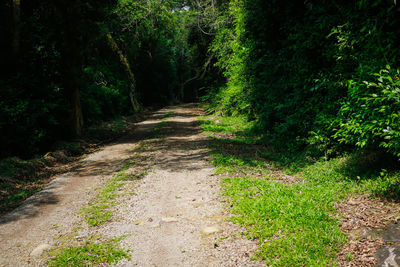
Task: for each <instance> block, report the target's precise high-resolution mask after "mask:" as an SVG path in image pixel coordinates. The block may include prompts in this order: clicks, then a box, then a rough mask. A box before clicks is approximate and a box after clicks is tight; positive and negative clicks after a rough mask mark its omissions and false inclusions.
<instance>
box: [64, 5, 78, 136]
mask: <svg viewBox="0 0 400 267" xmlns="http://www.w3.org/2000/svg"><path fill="white" fill-rule="evenodd" d="M60 8H61V12H62V14H63V19H64V23H63V24H64V48H63V52H62V53H63V54H62V57H63V60H62V62H63V67H62V69H63V72H64V73H63V83H64V88H65V93H66V95H67V98H68V100H69V103H70V127H69V129H70V132H71V135H72V136H73V137H79V136H81V135H82V126H83V115H82V107H81V100H80V92H79V82H78V77H79V74H80V73H79V72H80V69H81V64H80V62H81V57H80V46H79V44H80V41H79V40H80V34H79V26H80V24H79V23H80V15H81V14H80V7H79V1H77V0H70V1H65V2H64V3H63V4H61V5H60Z"/></svg>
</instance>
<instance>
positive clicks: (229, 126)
mask: <svg viewBox="0 0 400 267" xmlns="http://www.w3.org/2000/svg"><path fill="white" fill-rule="evenodd" d="M201 120H202V128H203V130H204V131H205V132H206V133H208V134H209V135H211V136H212V137H213V141H212V142H211V145H210V148H211V151H212V152H211V153H212V159H211V161H212V163H213V164H214V165H215V166H216V173H217V174H219V175H220V176H221V177H222V179H223V180H222V181H223V182H222V187H223V190H222V191H223V194H224V195H225V196H227V197H228V202H229V205H230V207H231V208H230V210H231V212H232V213H233V216H232V217H231V218H230V219H231V220H232V221H233V222H235V223H238V224H240V225H242V226H244V227H246V229H247V231H246V232H245V235H246V236H247V237H248V238H251V239H257V240H258V241H259V243H260V250H259V252H257V253H256V255H254V257H256V258H259V259H263V260H265V262H266V264H267V265H273V266H287V265H294V266H327V265H335V264H338V262H337V255H338V253H339V252H340V251H341V249H342V248H343V246H344V244H345V243H346V242H348V241H347V236H346V233H345V231H344V230H343V229H341V219H342V215H343V214H340V213H338V210H337V209H336V208H335V204H337V203H341V202H342V201H345V200H346V199H349V198H351V197H356V196H363V197H366V198H387V199H392V200H398V198H399V196H400V194H399V193H400V186H399V179H400V172H399V171H395V170H393V171H388V170H385V169H383V168H379V167H377V168H372V167H371V166H368V168H366V167H367V165H366V164H372V162H362V161H361V160H360V157H359V155H347V156H343V157H338V158H335V159H332V160H329V161H326V160H325V159H324V157H322V158H318V157H312V155H310V154H308V155H307V152H304V151H303V152H301V153H300V154H299V155H290V154H288V153H286V154H285V153H283V152H281V153H279V152H276V151H273V150H272V148H271V147H270V146H268V145H265V143H263V142H262V140H263V139H262V138H261V137H260V136H259V135H257V134H256V133H255V132H254V131H253V130H252V129H254V123H249V122H247V120H245V119H243V118H242V119H240V118H238V117H234V118H232V117H220V116H216V115H211V116H208V117H202V118H201ZM257 140H258V141H257ZM308 153H310V152H308ZM373 160H376V159H373ZM377 162H379V160H378V161H377ZM388 166H389V164H388ZM397 216H398V215H397ZM389 219H390V218H389ZM361 239H362V238H361ZM352 258H353V256H352V251H349V252H348V254H347V257H346V260H347V261H349V262H350V261H351V260H352Z"/></svg>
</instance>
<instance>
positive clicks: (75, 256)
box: [47, 236, 130, 267]
mask: <svg viewBox="0 0 400 267" xmlns="http://www.w3.org/2000/svg"><path fill="white" fill-rule="evenodd" d="M123 238H125V236H123V237H120V238H114V239H111V240H108V241H105V242H99V241H92V240H86V241H85V242H84V244H82V245H80V246H75V247H72V246H70V247H67V248H63V249H61V250H57V251H54V252H53V253H52V254H53V255H52V256H53V258H51V259H50V260H49V261H48V262H47V264H48V265H49V266H51V267H53V266H54V267H56V266H57V267H64V266H65V267H67V266H78V267H80V266H105V265H107V266H109V265H112V264H116V263H117V262H119V261H120V260H122V259H124V258H126V259H129V260H130V256H129V250H127V249H123V248H120V247H119V241H120V240H121V239H123Z"/></svg>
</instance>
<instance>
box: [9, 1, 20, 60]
mask: <svg viewBox="0 0 400 267" xmlns="http://www.w3.org/2000/svg"><path fill="white" fill-rule="evenodd" d="M12 7H13V26H14V31H13V38H12V43H11V47H12V51H13V53H14V56H15V60H18V56H19V49H20V39H21V0H12Z"/></svg>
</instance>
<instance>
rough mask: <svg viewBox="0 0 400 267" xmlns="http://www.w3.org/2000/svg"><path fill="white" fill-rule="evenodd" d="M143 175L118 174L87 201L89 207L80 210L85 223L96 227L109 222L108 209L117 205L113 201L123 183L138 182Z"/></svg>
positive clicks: (110, 216) (110, 213)
mask: <svg viewBox="0 0 400 267" xmlns="http://www.w3.org/2000/svg"><path fill="white" fill-rule="evenodd" d="M145 175H146V172H142V173H140V174H130V173H124V172H119V173H118V174H117V175H116V176H114V177H113V178H111V179H110V181H108V183H107V184H106V185H105V186H104V187H103V188H102V190H101V192H100V193H98V194H97V195H96V196H95V197H94V198H92V199H91V200H90V201H89V205H88V206H87V207H85V208H83V209H82V214H83V215H84V216H85V219H86V222H87V223H88V224H89V225H90V226H98V225H102V224H104V223H106V222H108V221H109V220H111V218H112V212H111V210H110V208H111V207H113V206H115V205H117V203H116V202H115V201H114V199H115V198H116V197H117V196H118V195H119V194H117V193H116V191H117V190H118V189H119V188H121V187H122V186H124V185H125V181H134V180H139V179H141V178H142V177H143V176H145Z"/></svg>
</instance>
